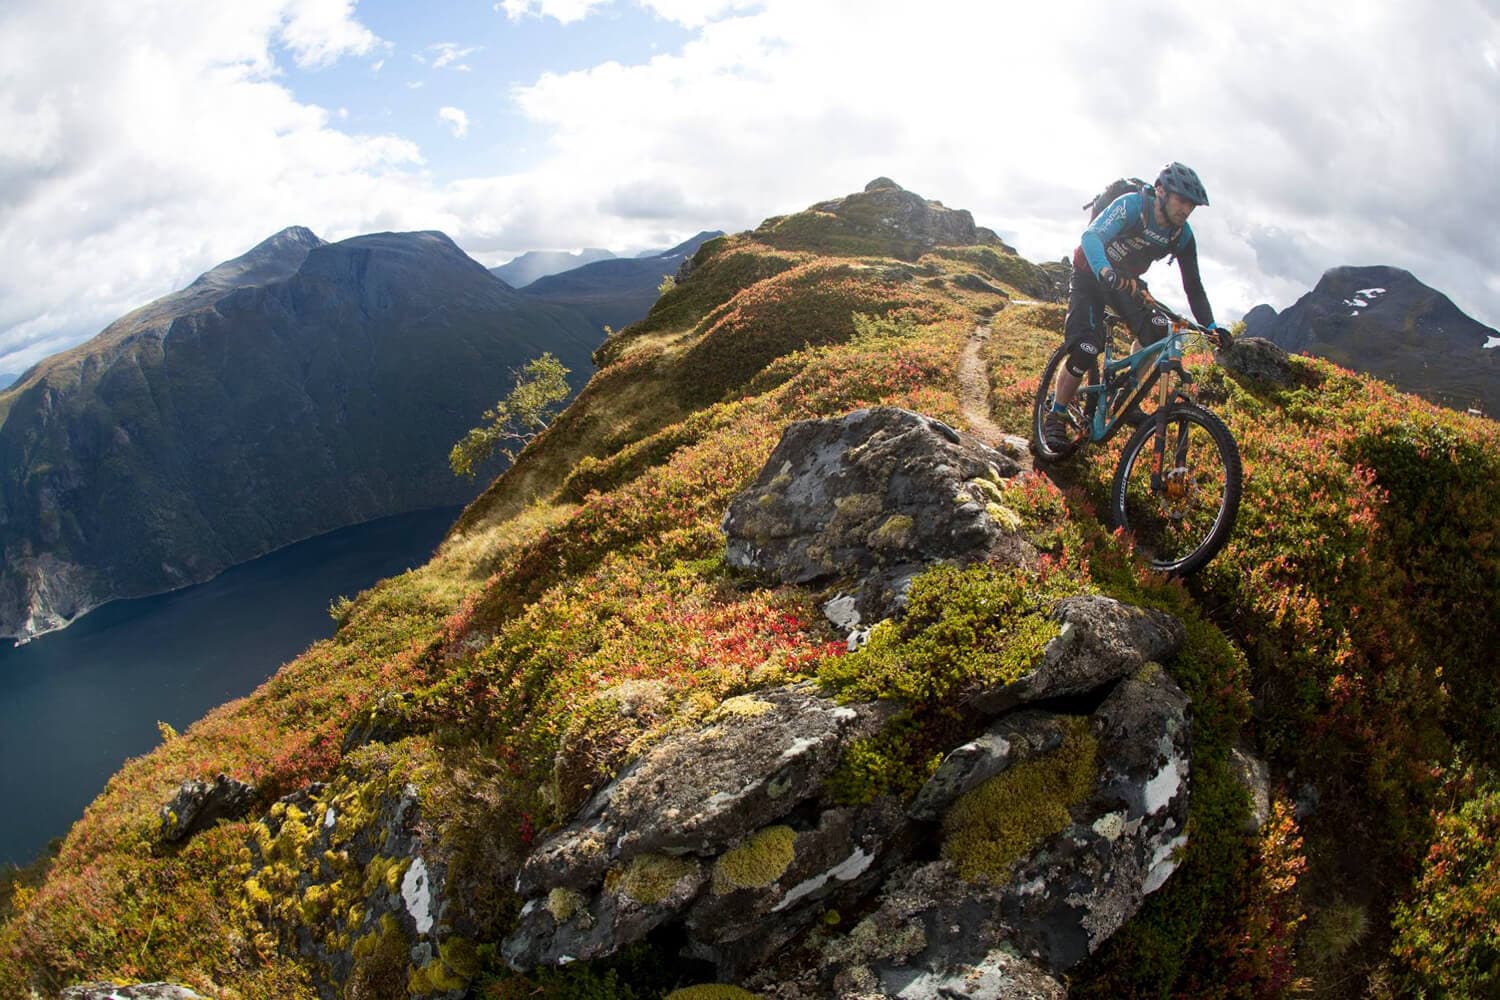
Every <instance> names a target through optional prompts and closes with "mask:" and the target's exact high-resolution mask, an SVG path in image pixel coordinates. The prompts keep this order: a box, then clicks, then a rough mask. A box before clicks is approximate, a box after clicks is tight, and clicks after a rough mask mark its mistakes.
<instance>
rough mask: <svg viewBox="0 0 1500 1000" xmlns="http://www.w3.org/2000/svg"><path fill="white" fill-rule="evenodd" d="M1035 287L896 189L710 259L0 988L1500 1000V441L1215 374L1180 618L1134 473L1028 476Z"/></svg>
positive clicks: (1054, 289)
mask: <svg viewBox="0 0 1500 1000" xmlns="http://www.w3.org/2000/svg"><path fill="white" fill-rule="evenodd" d="M418 235H419V236H421V237H422V238H423V239H436V237H435V236H432V235H431V234H418ZM329 249H331V248H328V247H314V248H312V249H310V250H308V251H307V254H306V258H307V262H306V263H304V264H302V265H299V267H298V269H297V273H298V274H300V273H302V272H303V271H306V270H307V269H308V266H309V264H310V263H311V262H312V261H313V260H314V259H315V258H316V257H318V255H320V254H325V251H327V250H329ZM342 259H343V258H337V259H335V258H327V257H326V255H325V262H326V263H329V264H330V265H331V264H333V263H336V262H337V260H342ZM1049 267H1051V268H1052V269H1051V270H1049ZM1057 267H1058V266H1055V265H1048V266H1038V265H1035V264H1032V263H1030V262H1028V261H1026V260H1024V259H1023V258H1021V257H1019V256H1018V255H1016V254H1015V253H1014V252H1013V251H1011V250H1010V249H1009V248H1008V247H1007V246H1006V245H1005V244H1003V243H1002V242H1001V241H1000V240H999V238H998V237H997V236H996V234H995V233H994V232H993V231H990V230H987V229H985V228H983V227H978V226H976V225H974V220H973V218H972V216H971V215H970V214H969V213H968V212H966V211H962V210H957V209H950V208H947V207H945V206H943V205H942V204H941V203H940V202H936V201H930V200H928V199H926V198H923V197H921V196H919V195H917V194H915V193H913V192H909V191H905V190H904V189H902V188H901V187H900V186H899V185H897V184H895V183H894V182H893V181H891V180H889V179H887V178H879V179H877V180H876V181H873V182H872V183H871V184H870V185H869V186H868V187H867V188H866V189H865V190H863V191H858V192H854V193H852V194H849V195H847V196H844V197H840V198H834V199H829V200H826V201H820V202H818V203H816V204H814V205H812V206H810V207H809V208H808V209H806V210H804V211H802V212H796V213H791V214H789V215H784V216H776V217H772V218H768V219H766V220H765V222H763V223H762V224H761V225H760V226H759V227H757V228H756V229H754V230H750V231H746V232H740V233H736V234H733V235H730V236H726V237H723V238H719V239H714V240H710V241H708V242H707V243H705V244H703V245H702V246H701V247H700V248H699V249H698V251H697V252H696V253H695V254H693V256H692V257H691V259H690V260H688V261H686V262H685V264H684V266H683V267H682V268H680V269H679V271H678V272H677V280H676V281H675V282H674V283H673V284H672V285H671V286H670V287H668V288H667V289H666V290H665V291H664V292H663V293H662V294H661V296H660V297H659V298H658V300H657V301H656V302H655V303H654V304H653V306H652V308H651V309H650V311H649V312H648V313H647V315H646V316H645V317H644V318H642V319H641V320H639V321H637V322H635V323H632V324H630V325H629V326H627V327H625V328H624V329H622V330H618V331H615V333H614V335H613V336H611V337H609V338H608V339H607V340H606V341H605V343H604V344H602V345H601V346H600V347H599V349H598V350H596V351H595V352H594V359H595V361H596V364H597V370H595V371H594V373H593V375H592V377H591V378H590V380H589V382H588V384H587V385H586V386H585V387H584V388H583V389H582V390H581V391H580V392H579V393H578V394H577V395H576V397H575V398H574V400H573V402H572V403H571V404H570V405H569V407H568V408H567V409H566V410H565V411H564V412H563V413H561V414H560V415H559V416H558V418H557V419H556V420H554V421H553V422H552V424H551V425H550V426H549V427H548V428H547V429H546V430H545V431H544V432H542V433H541V434H540V435H539V436H537V437H536V438H535V439H534V440H533V441H532V442H531V443H530V444H529V445H528V446H527V447H526V448H525V449H524V450H523V451H522V452H521V453H520V454H519V455H518V456H517V460H516V462H515V463H514V464H513V465H512V466H510V467H509V468H507V469H505V470H504V471H503V472H502V473H501V474H500V475H499V476H498V478H496V479H495V480H494V481H493V482H492V483H490V484H489V486H488V488H487V489H486V490H485V491H484V493H483V494H481V495H480V496H479V497H478V498H476V499H475V500H474V501H473V502H472V503H471V504H470V505H469V506H468V507H467V508H466V510H465V511H464V513H463V515H462V517H461V518H460V519H459V521H458V523H457V524H456V525H455V526H454V529H453V531H452V532H451V533H450V535H449V536H448V539H447V540H446V541H445V542H444V544H443V545H442V546H441V547H440V548H439V549H438V551H437V552H436V553H435V554H434V557H433V559H432V560H431V561H430V562H429V563H428V564H426V565H425V566H422V567H419V568H417V569H414V570H412V571H411V572H409V573H405V574H402V575H401V576H399V577H395V578H392V579H389V580H386V581H383V582H382V583H380V584H378V585H377V586H376V587H374V588H372V589H371V590H369V591H367V592H365V593H364V594H361V595H359V596H357V597H356V598H354V599H353V600H351V601H348V602H342V603H341V605H340V608H339V610H338V623H339V625H338V629H337V631H336V633H335V634H334V635H333V636H332V637H331V638H330V639H328V640H327V641H325V642H319V643H317V644H315V645H314V646H313V647H311V648H310V649H309V650H308V651H307V652H306V653H305V654H304V655H303V656H301V657H299V658H298V659H296V660H294V661H292V662H290V663H288V664H286V665H285V666H283V667H282V669H281V670H280V671H279V672H278V673H277V675H276V676H275V677H274V678H272V679H271V680H269V681H268V682H267V683H265V684H264V685H262V686H261V687H260V688H259V689H258V690H256V691H255V692H254V693H252V694H251V695H249V696H247V697H245V698H241V699H238V700H236V701H234V702H231V703H229V704H226V705H224V706H222V707H220V708H219V709H216V710H214V711H213V712H210V713H209V714H208V715H207V716H205V717H204V718H203V719H201V720H199V721H198V722H196V723H195V724H193V725H192V726H191V727H190V728H188V729H187V730H185V731H183V732H181V733H178V732H176V731H173V730H171V729H170V727H165V726H164V727H163V732H162V737H163V740H162V743H161V744H160V745H159V746H158V747H156V748H155V749H153V750H152V751H151V752H149V753H147V754H144V755H142V756H141V757H138V758H135V759H133V760H131V761H129V762H127V763H126V764H125V765H124V767H122V769H121V770H120V772H119V773H118V774H116V775H115V777H114V778H112V779H111V780H110V781H109V782H108V784H107V785H106V786H105V788H104V789H103V791H102V792H101V794H100V795H99V797H98V798H97V799H96V800H95V802H94V803H93V804H92V805H91V806H90V807H89V808H88V809H87V810H86V811H85V812H84V813H83V815H82V816H81V817H79V819H78V821H77V822H76V823H75V824H74V826H73V828H72V830H71V831H70V832H69V833H68V835H67V837H66V838H65V839H64V840H63V842H62V843H61V844H60V845H59V847H58V849H57V850H56V851H55V852H54V854H53V856H50V857H48V858H46V859H43V860H42V861H41V862H39V863H38V864H37V865H36V866H33V867H31V868H29V870H27V871H26V872H24V873H15V874H13V875H10V876H9V877H6V873H0V994H4V995H6V996H22V997H25V996H46V997H47V998H48V1000H53V998H54V997H56V996H57V995H58V993H59V991H61V990H64V989H65V990H66V992H65V993H64V994H63V997H65V998H66V1000H107V998H109V997H116V996H132V995H133V996H153V997H173V998H177V997H185V996H192V995H196V996H214V997H230V996H235V997H244V998H247V1000H248V998H258V1000H270V998H276V1000H332V998H334V997H350V998H391V997H413V998H420V1000H460V998H464V997H470V996H473V997H486V998H518V997H531V998H538V1000H570V998H578V997H591V998H597V1000H714V998H719V1000H724V998H729V1000H733V998H740V1000H744V998H748V997H757V996H760V997H775V998H777V1000H826V998H828V997H860V998H868V1000H878V998H889V1000H896V998H903V1000H947V998H954V997H970V998H975V1000H1001V998H1019V997H1032V998H1043V997H1045V998H1049V1000H1056V998H1061V997H1064V996H1074V997H1080V998H1093V997H1099V998H1104V997H1109V998H1116V997H1168V996H1193V997H1199V996H1213V997H1220V996H1223V997H1228V996H1245V997H1250V996H1256V997H1261V996H1264V997H1281V996H1291V995H1299V996H1301V995H1305V996H1310V997H1350V996H1361V997H1394V996H1405V995H1411V996H1429V997H1438V996H1443V997H1486V996H1491V995H1493V994H1494V985H1495V978H1494V977H1495V956H1496V955H1497V954H1500V924H1497V923H1496V920H1495V901H1496V900H1497V899H1500V857H1497V855H1496V852H1495V847H1494V845H1495V843H1496V838H1497V837H1500V777H1497V775H1500V677H1497V676H1496V672H1495V670H1494V669H1493V660H1494V645H1495V635H1494V627H1493V622H1494V621H1495V620H1496V615H1497V609H1500V575H1497V574H1496V572H1495V568H1496V566H1500V425H1497V424H1496V423H1495V422H1494V421H1492V420H1488V419H1484V418H1480V417H1475V416H1472V415H1469V414H1466V413H1464V412H1461V411H1455V410H1451V409H1445V408H1443V407H1440V406H1437V405H1434V404H1432V403H1430V402H1427V401H1425V400H1423V399H1421V398H1419V397H1417V396H1414V395H1412V394H1409V393H1405V392H1402V391H1400V390H1398V389H1397V388H1395V387H1393V386H1391V385H1389V384H1387V383H1384V382H1382V381H1381V380H1379V379H1376V378H1372V377H1370V376H1367V375H1363V374H1359V373H1358V372H1351V371H1349V370H1346V369H1345V368H1343V367H1340V366H1339V365H1335V364H1333V363H1331V362H1330V361H1328V360H1325V359H1323V358H1319V357H1314V356H1302V355H1289V354H1287V353H1286V352H1284V351H1282V350H1281V349H1280V348H1277V347H1276V346H1275V345H1274V344H1269V343H1267V342H1265V341H1263V340H1257V339H1254V338H1241V339H1240V341H1239V342H1237V343H1236V344H1235V345H1234V346H1233V347H1231V348H1229V349H1225V350H1222V351H1219V352H1216V353H1215V355H1214V356H1213V357H1212V358H1210V357H1209V356H1208V355H1207V354H1200V353H1195V354H1193V355H1190V356H1189V357H1188V358H1187V359H1185V363H1186V364H1188V365H1190V366H1191V368H1192V374H1193V376H1194V384H1195V386H1196V392H1197V398H1198V400H1199V401H1201V404H1202V406H1203V407H1204V408H1207V409H1208V410H1211V411H1212V413H1213V414H1214V415H1215V416H1216V418H1217V419H1216V420H1215V421H1214V423H1213V426H1214V427H1216V428H1217V427H1218V425H1219V423H1220V422H1222V429H1223V432H1224V433H1227V434H1229V435H1230V436H1232V438H1233V440H1234V441H1236V442H1237V451H1238V453H1239V454H1240V456H1241V458H1242V461H1243V470H1244V473H1245V475H1244V477H1243V483H1242V486H1243V495H1242V498H1241V502H1240V505H1239V508H1238V514H1237V517H1236V520H1235V522H1234V527H1233V530H1232V533H1231V536H1230V539H1229V541H1228V543H1227V544H1226V545H1225V547H1224V548H1223V549H1222V550H1221V551H1220V552H1219V553H1218V554H1217V555H1216V556H1215V558H1214V559H1213V561H1212V562H1210V563H1209V564H1208V565H1207V566H1206V567H1205V568H1204V569H1203V570H1202V571H1201V572H1200V573H1198V574H1197V575H1196V576H1195V577H1193V578H1192V579H1191V580H1190V581H1182V580H1179V579H1170V578H1165V577H1163V576H1162V575H1161V574H1159V573H1155V572H1153V571H1151V569H1150V567H1149V563H1148V562H1147V560H1146V559H1145V558H1144V555H1145V553H1143V551H1142V549H1141V545H1140V540H1138V539H1133V538H1131V537H1130V536H1129V534H1128V532H1125V531H1122V530H1114V529H1113V528H1112V526H1111V525H1110V524H1108V523H1106V522H1105V519H1104V518H1102V517H1101V512H1102V511H1104V510H1107V509H1108V507H1109V505H1110V502H1111V497H1112V494H1113V493H1114V492H1115V490H1116V486H1115V484H1114V483H1113V468H1114V466H1115V464H1116V456H1117V455H1118V451H1117V450H1112V449H1110V448H1109V447H1108V446H1105V447H1100V448H1096V449H1093V450H1091V451H1090V452H1088V453H1086V454H1085V455H1082V456H1079V457H1078V458H1075V460H1073V461H1072V462H1071V463H1069V464H1068V465H1067V466H1066V467H1064V468H1060V469H1051V470H1044V469H1040V468H1037V467H1035V466H1033V464H1032V462H1031V458H1030V456H1029V454H1028V452H1027V450H1026V446H1025V441H1024V439H1017V438H1015V437H1014V436H1013V435H1015V434H1016V433H1017V432H1024V429H1025V428H1026V427H1027V426H1029V423H1030V420H1031V416H1032V411H1033V406H1034V403H1035V401H1036V397H1037V390H1038V384H1037V373H1038V371H1040V370H1041V369H1042V367H1043V365H1044V364H1046V363H1047V359H1048V358H1049V357H1051V356H1054V354H1055V352H1057V350H1058V349H1059V346H1060V345H1061V343H1062V339H1063V329H1064V326H1065V313H1066V306H1065V304H1064V303H1063V302H1062V301H1059V295H1058V293H1059V291H1060V289H1061V286H1060V284H1059V282H1058V279H1059V278H1060V277H1062V276H1063V275H1065V274H1066V265H1061V269H1062V274H1059V273H1057ZM372 270H373V269H372ZM469 270H470V271H471V270H472V268H471V269H469ZM466 273H468V272H466ZM1363 277H1364V276H1361V278H1363ZM296 281H297V278H296V277H295V275H294V276H293V277H292V278H287V279H282V280H281V281H280V282H273V283H272V284H271V285H268V286H254V287H252V288H251V289H249V290H245V289H241V290H238V291H235V292H231V293H230V297H231V298H232V297H234V296H237V295H246V294H248V293H250V292H253V293H255V294H256V295H266V294H269V290H270V289H275V288H281V287H284V286H291V285H295V283H296ZM495 284H498V283H495ZM1357 285H1358V287H1354V288H1351V289H1350V290H1349V291H1348V292H1346V293H1345V298H1348V299H1350V300H1351V301H1350V303H1349V305H1348V308H1349V309H1350V310H1351V311H1353V310H1360V311H1361V312H1363V311H1365V310H1368V309H1370V308H1372V307H1371V303H1372V301H1378V300H1379V299H1380V298H1381V297H1382V296H1384V295H1386V294H1388V293H1390V290H1391V288H1392V287H1393V285H1394V282H1392V283H1390V284H1364V283H1363V281H1362V280H1361V281H1359V282H1357ZM379 287H380V283H379V282H376V288H377V295H376V296H375V300H374V301H373V302H369V303H366V302H365V300H364V298H363V297H361V299H360V301H361V303H362V305H361V306H360V310H370V309H373V310H374V311H373V313H372V315H380V313H379V310H378V308H377V307H378V302H379V297H380V296H379V294H378V289H379ZM470 287H471V286H469V285H461V284H460V283H458V282H456V281H455V283H454V284H453V286H452V287H451V288H448V289H445V291H447V292H450V293H455V292H459V291H461V290H462V289H463V288H470ZM480 287H482V285H481V284H480V283H477V282H476V283H475V284H474V285H473V286H472V289H474V290H477V289H478V288H480ZM1376 288H1384V289H1386V291H1382V292H1380V293H1379V294H1376V293H1375V292H1374V289H1376ZM504 290H505V291H506V293H507V294H512V295H513V294H515V293H514V292H512V291H511V290H509V289H504ZM1360 293H1363V294H1360ZM474 294H477V291H475V292H474ZM292 298H293V299H295V296H293V297H292ZM522 298H524V296H523V297H522ZM278 301H279V300H278ZM1360 302H1363V303H1364V305H1359V304H1358V303H1360ZM224 308H227V307H225V306H223V305H222V304H220V305H216V306H215V309H216V310H223V309H224ZM194 315H196V314H194ZM1262 315H1264V314H1262ZM361 318H362V319H363V316H362V317H361ZM1352 318H1357V317H1352ZM179 322H184V323H185V320H180V321H179ZM266 329H271V327H270V326H267V327H266ZM175 336H176V333H173V334H171V336H169V337H168V338H167V342H168V350H169V351H170V349H171V347H170V341H171V339H172V337H175ZM350 336H352V334H351V335H350ZM423 377H425V378H428V379H434V378H436V379H437V380H438V381H439V382H440V383H441V382H442V381H443V379H444V378H445V377H446V373H433V372H430V371H429V372H425V373H423ZM1197 419H1206V418H1201V417H1200V418H1197ZM1219 433H1220V432H1219V431H1218V430H1216V431H1215V434H1216V435H1218V434H1219ZM1178 443H1179V445H1180V447H1179V448H1178V449H1177V455H1176V458H1175V459H1174V461H1175V462H1177V463H1179V464H1181V463H1188V468H1187V469H1186V470H1185V471H1187V472H1188V473H1189V475H1187V476H1186V478H1183V479H1182V480H1181V481H1183V482H1185V483H1186V484H1187V485H1186V487H1185V489H1186V490H1187V491H1188V500H1189V501H1190V502H1191V503H1193V504H1196V503H1197V502H1198V501H1199V500H1200V499H1202V498H1203V497H1208V498H1209V499H1210V500H1212V498H1213V494H1214V489H1215V479H1216V477H1215V475H1214V472H1215V470H1214V469H1213V468H1212V466H1211V465H1209V466H1200V465H1199V464H1198V463H1199V461H1200V460H1201V458H1202V457H1203V456H1202V452H1203V449H1201V448H1199V447H1198V445H1196V444H1192V443H1191V442H1190V441H1189V440H1188V437H1187V436H1184V437H1182V438H1181V440H1180V441H1179V442H1178ZM148 978H149V979H159V980H170V981H171V983H172V984H171V985H153V986H149V987H139V988H131V987H127V986H126V985H125V984H127V983H141V982H142V981H143V980H146V979H148ZM88 984H92V985H88ZM175 984H182V985H183V986H186V987H190V988H191V989H192V991H193V993H191V994H189V993H186V992H185V991H184V990H183V989H182V988H180V987H179V986H177V985H175ZM127 990H128V992H127Z"/></svg>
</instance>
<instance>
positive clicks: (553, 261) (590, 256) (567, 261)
mask: <svg viewBox="0 0 1500 1000" xmlns="http://www.w3.org/2000/svg"><path fill="white" fill-rule="evenodd" d="M614 256H615V255H614V254H613V253H611V252H610V251H608V250H602V249H599V248H597V247H590V248H588V249H584V250H580V251H578V252H577V253H573V252H571V251H568V250H528V251H527V252H526V253H523V254H521V256H519V257H517V258H516V259H515V260H513V261H510V262H509V263H505V264H501V265H500V266H499V267H492V268H490V273H491V274H493V275H494V276H495V277H497V278H499V279H500V280H501V281H503V282H505V283H506V284H507V285H509V286H510V287H512V288H525V287H526V286H527V285H529V284H531V283H532V282H533V281H536V280H537V279H538V278H545V277H547V275H549V274H561V273H562V272H564V271H571V270H573V269H574V268H575V267H583V266H584V265H585V264H592V263H594V262H595V261H598V260H613V259H614Z"/></svg>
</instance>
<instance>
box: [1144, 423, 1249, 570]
mask: <svg viewBox="0 0 1500 1000" xmlns="http://www.w3.org/2000/svg"><path fill="white" fill-rule="evenodd" d="M1167 440H1168V445H1169V447H1167V448H1166V449H1165V455H1164V463H1163V469H1162V477H1161V478H1162V482H1161V485H1160V488H1153V487H1152V483H1151V478H1152V477H1151V466H1152V456H1153V455H1154V452H1155V446H1154V444H1152V442H1151V438H1150V437H1148V438H1147V439H1146V445H1145V447H1143V448H1141V449H1140V452H1141V454H1140V456H1139V458H1137V460H1136V461H1135V462H1134V463H1133V464H1132V466H1131V468H1130V470H1129V476H1128V478H1127V480H1126V484H1125V512H1126V518H1127V522H1128V523H1129V525H1130V527H1131V529H1132V530H1133V532H1134V535H1135V541H1136V544H1137V545H1138V546H1139V547H1141V548H1142V549H1143V550H1145V551H1146V552H1147V554H1148V555H1149V556H1150V557H1151V559H1152V560H1153V562H1156V563H1160V564H1173V563H1177V562H1179V561H1181V560H1183V559H1185V558H1187V557H1188V556H1190V555H1191V554H1192V553H1193V552H1195V551H1196V550H1197V549H1198V548H1199V547H1201V546H1202V545H1204V544H1205V543H1206V542H1207V541H1208V539H1209V537H1210V535H1211V534H1212V533H1213V531H1214V528H1215V526H1216V524H1217V522H1218V520H1219V516H1220V513H1221V511H1222V510H1223V508H1224V504H1225V499H1226V495H1227V492H1228V480H1229V474H1230V473H1229V469H1228V468H1227V467H1226V465H1225V462H1224V460H1223V457H1222V456H1221V454H1220V452H1219V449H1218V448H1217V447H1216V445H1215V444H1214V441H1213V439H1212V437H1211V436H1210V434H1209V433H1208V431H1207V429H1206V428H1204V427H1202V426H1201V425H1199V424H1197V423H1194V422H1193V421H1191V420H1187V419H1182V418H1179V419H1177V420H1174V421H1172V422H1171V423H1170V424H1169V425H1168V427H1167Z"/></svg>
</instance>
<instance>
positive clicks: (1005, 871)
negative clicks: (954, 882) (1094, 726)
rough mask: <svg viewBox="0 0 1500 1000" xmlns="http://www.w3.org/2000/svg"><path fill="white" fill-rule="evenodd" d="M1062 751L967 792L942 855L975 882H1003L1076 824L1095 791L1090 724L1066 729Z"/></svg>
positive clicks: (1078, 722)
mask: <svg viewBox="0 0 1500 1000" xmlns="http://www.w3.org/2000/svg"><path fill="white" fill-rule="evenodd" d="M1066 728H1067V733H1066V737H1065V739H1064V740H1063V744H1062V746H1060V747H1059V748H1058V749H1057V750H1055V751H1053V752H1052V753H1050V754H1048V755H1046V756H1044V757H1039V758H1035V759H1033V760H1029V761H1026V762H1024V763H1021V764H1018V765H1016V766H1015V767H1012V768H1010V769H1009V770H1007V771H1005V772H1003V773H1002V774H999V775H996V776H995V777H993V778H991V779H989V780H988V781H986V782H985V783H984V784H982V785H980V786H979V787H978V788H976V789H974V790H973V791H972V792H969V793H968V794H967V795H965V796H964V797H963V798H961V799H959V800H958V802H957V803H956V804H955V805H954V806H953V808H952V810H951V811H950V812H949V813H948V815H947V816H946V817H945V818H944V820H943V847H942V855H943V857H944V858H947V859H948V860H950V861H952V862H953V863H954V864H955V865H956V866H957V868H958V872H959V874H960V875H961V876H963V877H964V878H966V879H969V880H971V881H974V880H980V879H983V880H987V881H992V882H1003V881H1005V880H1006V878H1007V877H1008V875H1009V873H1010V868H1011V865H1013V864H1014V863H1015V862H1016V861H1019V860H1020V859H1021V858H1023V857H1025V855H1026V854H1027V852H1029V851H1030V849H1031V848H1032V847H1033V846H1034V845H1036V844H1037V843H1039V842H1040V841H1041V840H1042V838H1044V837H1047V836H1050V835H1052V834H1054V833H1057V832H1058V831H1059V830H1061V829H1063V828H1064V827H1066V826H1067V825H1068V824H1069V823H1070V822H1072V810H1073V809H1074V808H1075V807H1077V806H1078V805H1079V803H1081V802H1082V801H1083V800H1084V799H1085V798H1087V797H1088V795H1089V794H1090V793H1091V792H1092V791H1093V789H1094V779H1095V776H1096V774H1097V771H1098V764H1097V755H1098V749H1099V747H1098V741H1097V740H1095V739H1094V736H1093V734H1092V733H1091V732H1090V731H1089V723H1088V720H1087V719H1074V720H1072V722H1070V723H1069V724H1068V725H1067V727H1066Z"/></svg>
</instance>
